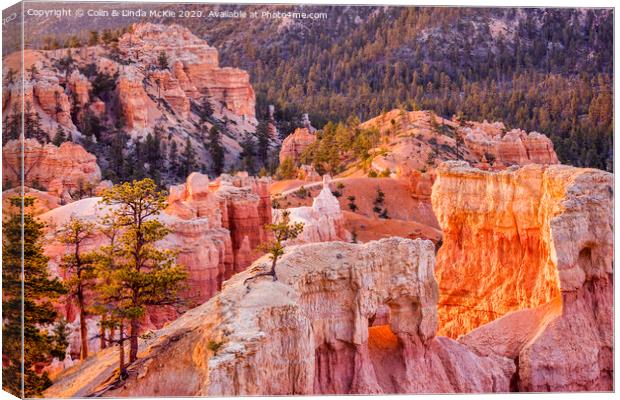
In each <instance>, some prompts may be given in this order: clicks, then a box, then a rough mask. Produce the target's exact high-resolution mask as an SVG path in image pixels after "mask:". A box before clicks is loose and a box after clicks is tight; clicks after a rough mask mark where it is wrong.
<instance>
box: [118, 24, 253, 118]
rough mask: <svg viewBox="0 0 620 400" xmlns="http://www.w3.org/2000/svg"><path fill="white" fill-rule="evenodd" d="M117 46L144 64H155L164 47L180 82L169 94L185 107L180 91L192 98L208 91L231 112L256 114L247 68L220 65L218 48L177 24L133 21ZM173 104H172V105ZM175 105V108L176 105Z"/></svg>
mask: <svg viewBox="0 0 620 400" xmlns="http://www.w3.org/2000/svg"><path fill="white" fill-rule="evenodd" d="M119 49H120V51H121V53H122V54H124V55H125V56H127V57H128V58H130V59H132V60H134V61H136V62H141V63H143V64H144V65H157V61H158V57H159V55H160V54H161V52H162V51H163V52H164V54H166V56H167V57H168V59H169V60H168V62H169V65H171V66H172V74H173V75H174V78H175V79H176V81H177V82H178V84H179V87H178V89H177V87H176V83H174V84H173V85H174V89H167V90H169V91H170V90H172V92H170V93H168V96H169V97H170V98H172V99H173V102H175V103H177V107H181V109H184V108H183V107H185V105H184V102H185V100H183V99H182V96H181V92H180V91H179V89H180V90H182V91H184V92H185V93H184V95H186V96H188V97H192V98H197V97H199V96H205V95H208V96H210V97H212V98H213V100H215V101H217V102H221V103H225V104H226V108H228V109H229V110H231V111H232V112H233V113H234V114H237V115H240V116H245V117H247V118H248V119H254V118H255V95H254V89H253V88H252V85H251V84H250V76H249V74H248V73H247V72H246V71H243V70H240V69H237V68H228V67H226V68H220V67H219V59H218V58H219V57H218V52H217V49H215V48H214V47H211V46H209V44H208V43H207V42H205V41H204V40H202V39H200V38H198V37H196V36H195V35H193V34H192V33H191V32H190V31H189V30H188V29H187V28H185V27H182V26H179V25H169V26H164V25H156V24H150V23H144V24H135V25H133V27H132V31H131V32H130V33H127V34H125V35H123V36H122V37H121V38H120V40H119ZM173 107H174V106H173ZM177 107H175V108H177Z"/></svg>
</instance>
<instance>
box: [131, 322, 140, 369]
mask: <svg viewBox="0 0 620 400" xmlns="http://www.w3.org/2000/svg"><path fill="white" fill-rule="evenodd" d="M139 330H140V321H139V320H138V319H137V318H132V319H131V330H130V332H129V344H130V347H129V362H130V363H132V362H134V361H136V360H137V359H138V334H139V332H138V331H139Z"/></svg>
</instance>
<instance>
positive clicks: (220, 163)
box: [208, 125, 226, 176]
mask: <svg viewBox="0 0 620 400" xmlns="http://www.w3.org/2000/svg"><path fill="white" fill-rule="evenodd" d="M208 139H209V143H208V150H209V154H211V162H212V166H213V171H214V172H215V175H218V176H219V175H220V174H221V173H222V171H223V170H224V153H225V151H226V149H225V148H224V146H223V145H222V138H221V134H220V130H219V129H217V127H216V126H215V125H213V126H212V127H211V129H210V130H209V137H208Z"/></svg>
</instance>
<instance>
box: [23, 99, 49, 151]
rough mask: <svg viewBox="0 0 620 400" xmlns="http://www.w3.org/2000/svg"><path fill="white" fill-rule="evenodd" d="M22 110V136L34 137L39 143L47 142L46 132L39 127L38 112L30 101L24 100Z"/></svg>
mask: <svg viewBox="0 0 620 400" xmlns="http://www.w3.org/2000/svg"><path fill="white" fill-rule="evenodd" d="M24 111H25V112H24V136H25V137H26V138H32V139H36V140H37V141H38V142H39V143H41V144H45V143H47V142H49V137H48V135H47V133H45V131H44V130H43V129H42V128H41V119H40V118H39V114H38V113H37V112H36V110H34V108H33V107H32V103H30V102H29V101H28V102H26V106H25V107H24Z"/></svg>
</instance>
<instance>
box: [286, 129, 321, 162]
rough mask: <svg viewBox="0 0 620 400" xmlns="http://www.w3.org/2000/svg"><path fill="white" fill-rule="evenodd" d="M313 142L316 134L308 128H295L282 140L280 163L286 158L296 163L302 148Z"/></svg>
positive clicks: (302, 150)
mask: <svg viewBox="0 0 620 400" xmlns="http://www.w3.org/2000/svg"><path fill="white" fill-rule="evenodd" d="M314 142H316V134H315V133H314V132H313V131H312V130H311V129H310V128H297V129H296V130H295V132H293V133H291V134H290V135H288V136H287V137H286V139H284V141H283V142H282V148H281V149H280V163H283V162H284V160H286V159H287V158H290V159H291V160H293V161H294V162H295V163H298V162H299V161H300V156H301V154H302V153H303V152H304V150H306V149H307V148H308V147H309V146H310V145H311V144H312V143H314Z"/></svg>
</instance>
